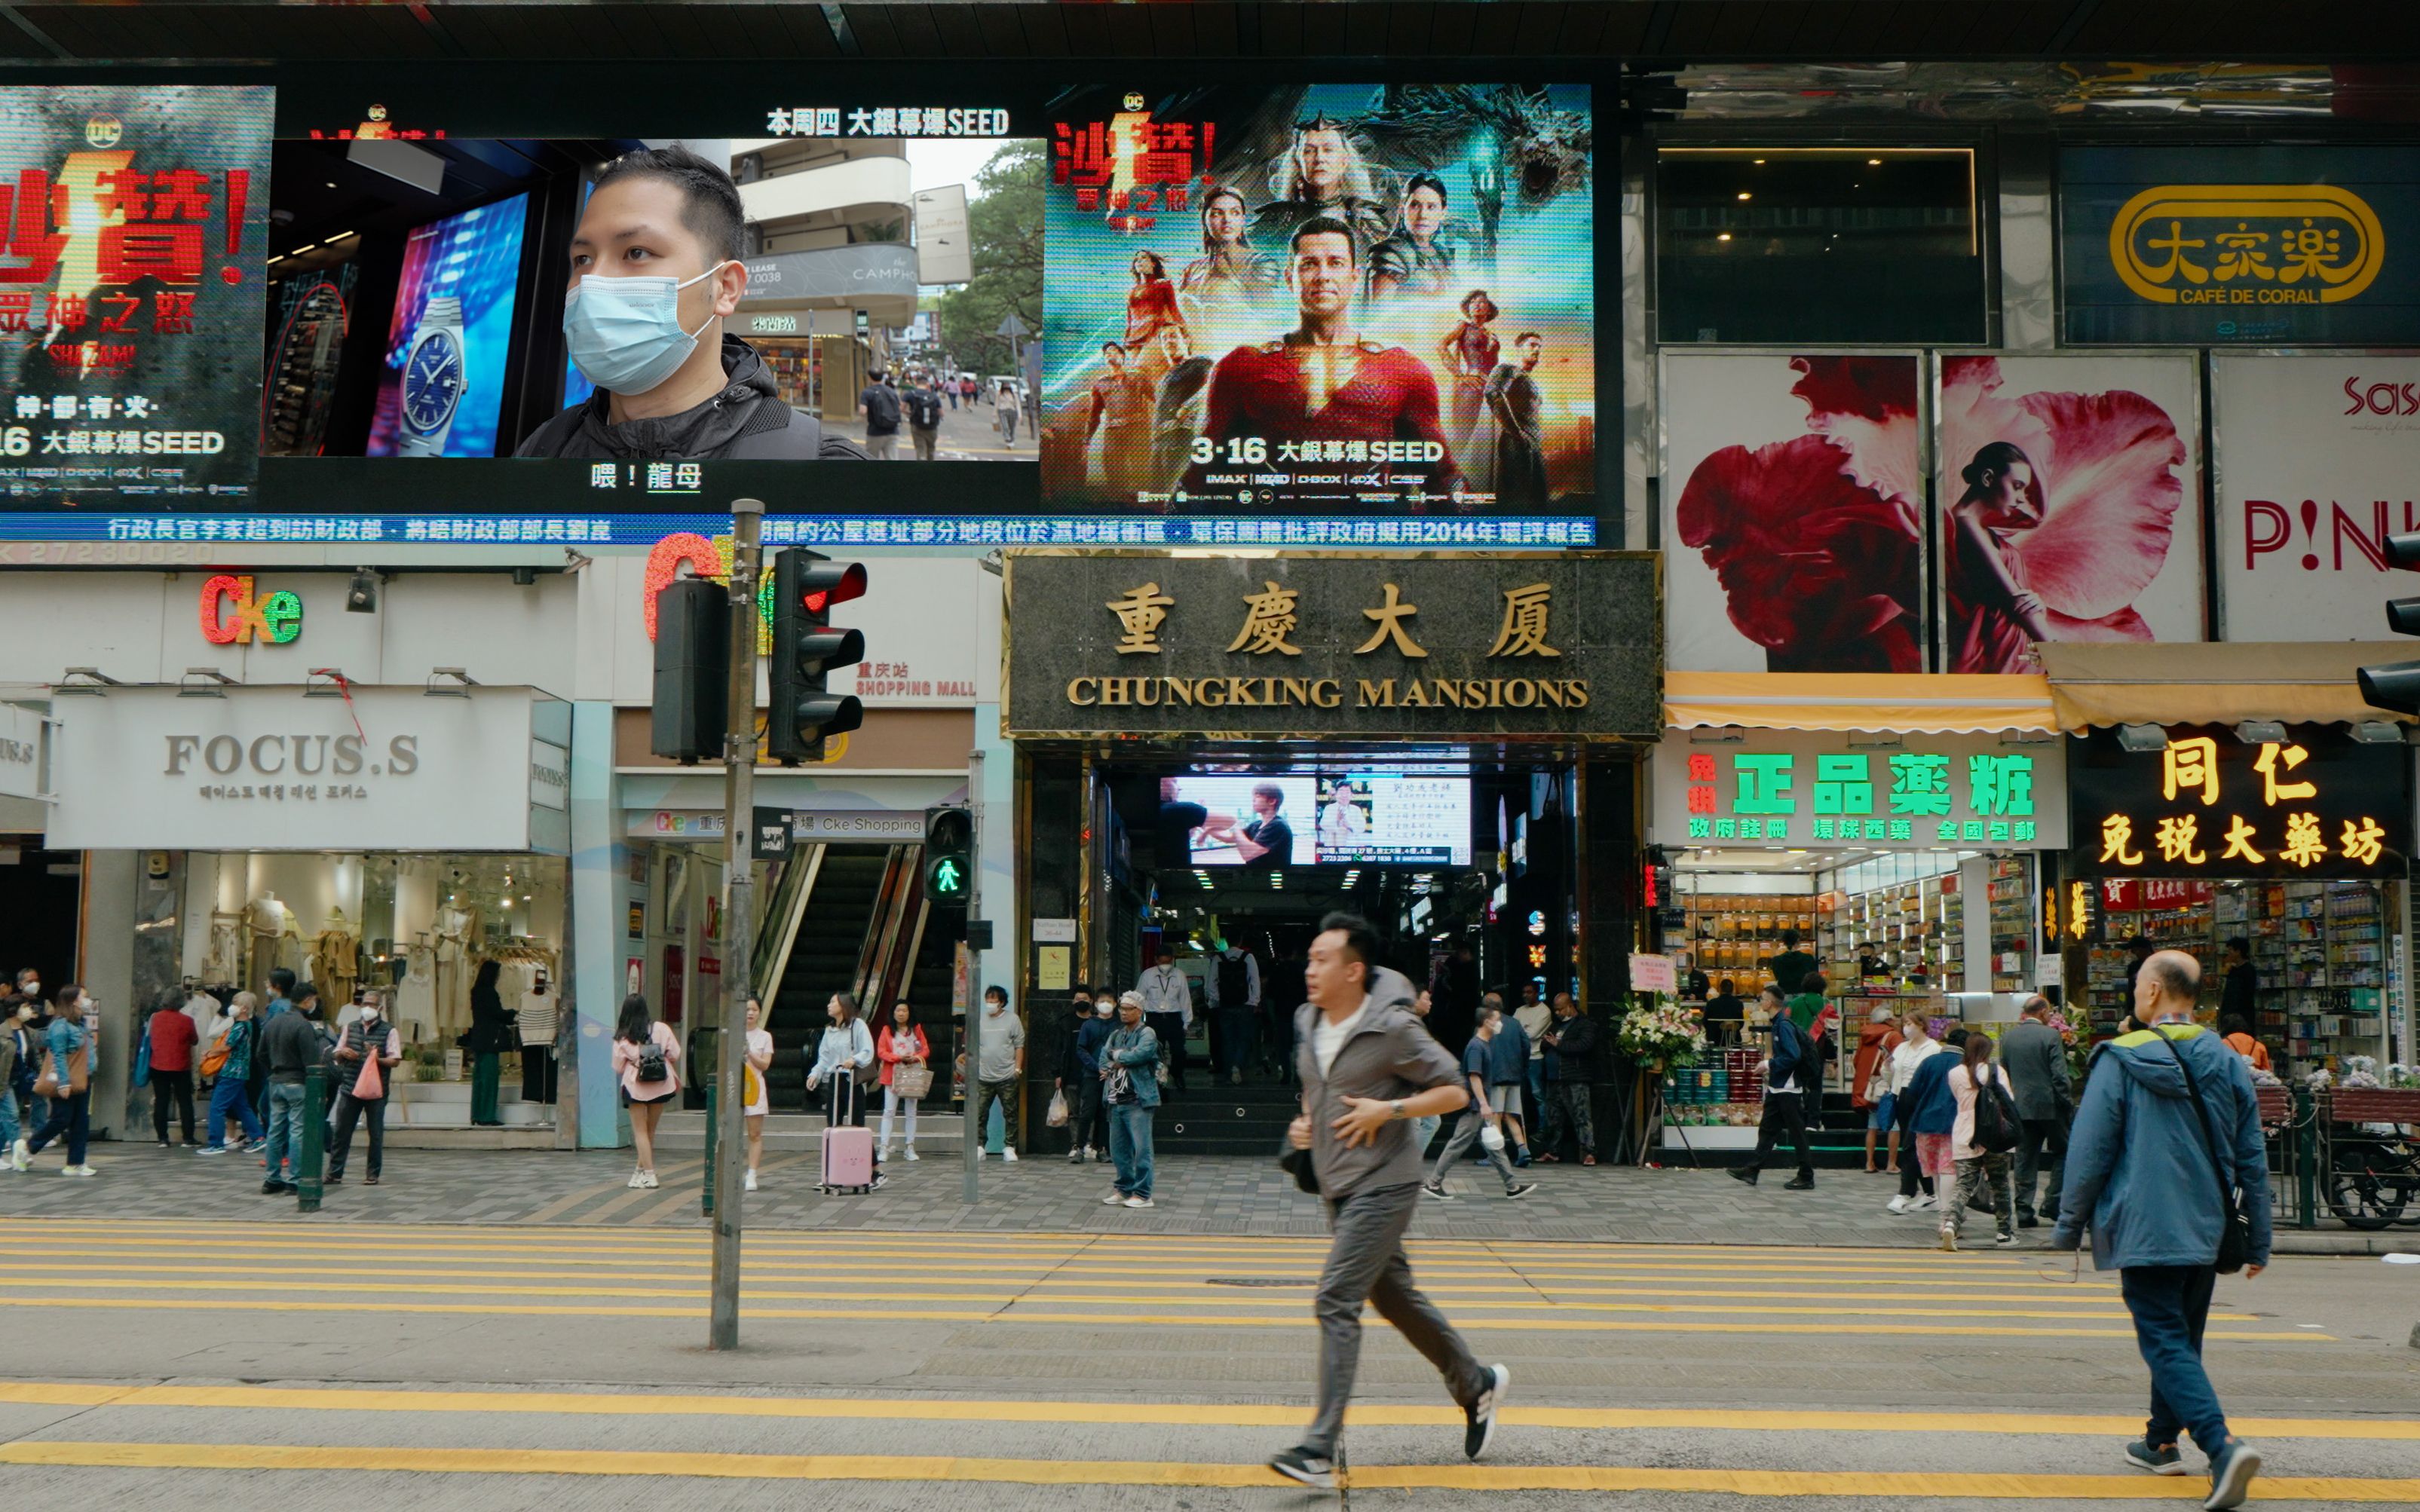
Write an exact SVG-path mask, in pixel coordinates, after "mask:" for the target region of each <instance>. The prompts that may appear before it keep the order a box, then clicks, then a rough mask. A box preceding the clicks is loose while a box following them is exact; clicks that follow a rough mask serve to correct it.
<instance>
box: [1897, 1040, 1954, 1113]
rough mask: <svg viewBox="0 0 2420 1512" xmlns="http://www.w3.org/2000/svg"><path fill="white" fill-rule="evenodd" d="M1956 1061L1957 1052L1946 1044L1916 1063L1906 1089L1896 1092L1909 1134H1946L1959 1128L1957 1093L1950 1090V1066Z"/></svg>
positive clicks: (1900, 1111)
mask: <svg viewBox="0 0 2420 1512" xmlns="http://www.w3.org/2000/svg"><path fill="white" fill-rule="evenodd" d="M1958 1064H1959V1057H1958V1055H1957V1053H1956V1052H1954V1051H1951V1050H1949V1048H1948V1047H1947V1045H1945V1046H1943V1047H1942V1053H1940V1054H1936V1055H1930V1056H1927V1057H1924V1058H1923V1059H1922V1060H1920V1061H1918V1062H1916V1074H1915V1075H1913V1076H1911V1077H1909V1078H1908V1079H1907V1090H1905V1091H1903V1092H1901V1093H1900V1094H1899V1103H1898V1104H1897V1105H1898V1110H1899V1118H1900V1121H1901V1122H1903V1123H1905V1124H1906V1125H1907V1132H1908V1133H1910V1134H1948V1133H1949V1132H1950V1131H1951V1130H1953V1129H1955V1128H1957V1127H1958V1095H1957V1094H1956V1093H1955V1092H1952V1091H1951V1090H1950V1089H1949V1072H1950V1068H1951V1067H1953V1066H1956V1065H1958Z"/></svg>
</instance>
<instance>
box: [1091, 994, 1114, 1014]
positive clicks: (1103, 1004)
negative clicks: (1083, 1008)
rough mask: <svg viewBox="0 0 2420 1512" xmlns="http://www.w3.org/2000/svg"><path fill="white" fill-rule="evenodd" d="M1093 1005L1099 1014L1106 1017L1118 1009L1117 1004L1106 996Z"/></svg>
mask: <svg viewBox="0 0 2420 1512" xmlns="http://www.w3.org/2000/svg"><path fill="white" fill-rule="evenodd" d="M1093 1007H1094V1009H1095V1010H1097V1011H1099V1012H1100V1015H1101V1017H1103V1018H1108V1017H1109V1015H1110V1014H1111V1013H1114V1012H1116V1011H1117V1009H1118V1005H1117V1004H1115V1003H1112V1002H1110V1001H1109V999H1108V998H1106V997H1104V998H1102V999H1101V1000H1100V1001H1099V1002H1097V1003H1095V1004H1094V1005H1093Z"/></svg>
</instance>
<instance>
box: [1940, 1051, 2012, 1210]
mask: <svg viewBox="0 0 2420 1512" xmlns="http://www.w3.org/2000/svg"><path fill="white" fill-rule="evenodd" d="M1992 1049H1993V1045H1992V1037H1991V1036H1990V1035H1988V1034H1986V1033H1984V1032H1983V1031H1982V1030H1981V1029H1968V1030H1967V1031H1966V1043H1965V1046H1964V1048H1963V1049H1962V1050H1961V1051H1960V1058H1959V1063H1958V1064H1957V1065H1955V1066H1952V1067H1951V1068H1950V1069H1949V1070H1948V1072H1947V1073H1946V1076H1945V1080H1947V1083H1948V1086H1949V1095H1950V1096H1951V1097H1953V1098H1956V1099H1957V1100H1958V1117H1957V1120H1956V1121H1955V1122H1954V1123H1952V1124H1951V1125H1950V1130H1949V1153H1950V1157H1951V1159H1953V1160H1954V1161H1955V1162H1956V1163H1957V1166H1958V1191H1957V1195H1956V1196H1954V1197H1952V1198H1950V1199H1949V1200H1947V1201H1945V1202H1943V1203H1942V1204H1941V1247H1942V1248H1943V1249H1946V1250H1955V1249H1956V1248H1957V1247H1958V1237H1959V1235H1960V1233H1961V1232H1962V1231H1963V1229H1964V1228H1965V1227H1966V1212H1967V1210H1968V1208H1970V1207H1979V1208H1982V1209H1983V1210H1985V1211H1989V1212H1992V1213H1993V1214H1994V1215H1995V1216H1997V1217H1998V1219H1999V1222H2000V1233H1999V1242H2000V1243H2002V1244H2013V1243H2015V1242H2017V1209H2016V1183H2015V1180H2014V1179H2013V1176H2012V1169H2013V1167H2012V1164H2011V1162H2010V1160H2009V1152H2010V1151H2011V1150H2013V1149H2015V1148H2016V1142H2017V1140H2018V1139H2019V1138H2020V1137H2021V1127H2022V1126H2021V1125H2020V1124H2019V1122H2018V1119H2017V1105H2016V1102H2015V1100H2014V1099H2013V1098H2011V1097H2010V1096H2009V1079H2008V1076H2007V1074H2006V1073H2005V1072H2002V1071H2001V1070H2000V1068H1999V1066H1998V1065H1996V1064H1994V1063H1993V1059H1992ZM1993 1129H1998V1130H1999V1132H2000V1134H2001V1136H2002V1138H1993V1137H1989V1135H1988V1132H1989V1131H1991V1130H1993ZM2003 1139H2005V1141H2006V1142H2005V1143H2004V1142H2002V1140H2003Z"/></svg>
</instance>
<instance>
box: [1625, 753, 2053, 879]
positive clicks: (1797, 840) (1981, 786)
mask: <svg viewBox="0 0 2420 1512" xmlns="http://www.w3.org/2000/svg"><path fill="white" fill-rule="evenodd" d="M1850 738H1851V737H1850V736H1849V735H1847V734H1845V733H1820V732H1799V731H1746V732H1742V733H1738V734H1736V735H1733V734H1730V733H1722V734H1715V733H1699V734H1697V735H1695V736H1691V735H1685V734H1672V735H1667V736H1666V737H1665V739H1664V742H1663V744H1662V745H1661V746H1659V747H1658V748H1657V749H1656V756H1655V795H1654V815H1655V823H1654V840H1655V843H1657V844H1659V845H1699V846H1721V845H1776V844H1778V845H1783V846H1788V847H1792V848H1801V847H1808V846H1820V845H1854V846H1857V847H1859V848H1861V849H1867V850H1939V849H1944V848H1956V849H1967V848H1980V849H1987V850H1996V849H2008V850H2055V849H2059V848H2061V847H2063V846H2064V845H2065V844H2066V843H2067V814H2066V757H2065V752H2064V751H2063V750H2062V749H2061V748H2060V747H2059V746H2058V745H2057V744H2055V743H2043V744H2039V745H2027V746H2023V747H2009V746H2004V745H2002V744H2001V743H2000V742H1999V740H1998V739H1997V737H1995V736H1991V735H1940V736H1916V735H1911V736H1908V737H1906V740H1905V743H1904V744H1903V745H1901V746H1898V747H1880V746H1872V745H1863V744H1861V745H1859V746H1856V747H1852V746H1851V745H1850V744H1849V741H1850Z"/></svg>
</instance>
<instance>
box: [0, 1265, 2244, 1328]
mask: <svg viewBox="0 0 2420 1512" xmlns="http://www.w3.org/2000/svg"><path fill="white" fill-rule="evenodd" d="M581 1263H590V1264H596V1265H605V1264H608V1263H609V1262H606V1261H601V1260H600V1261H593V1262H581ZM532 1265H533V1268H532V1269H529V1270H520V1271H505V1270H489V1269H486V1268H476V1269H464V1268H462V1267H459V1266H449V1267H447V1268H446V1272H445V1273H446V1274H447V1275H449V1276H453V1277H455V1278H456V1279H458V1280H461V1279H473V1278H476V1279H484V1280H499V1281H510V1282H514V1283H516V1285H514V1286H512V1287H510V1288H489V1289H494V1290H500V1291H501V1290H506V1289H510V1290H514V1291H520V1290H523V1289H526V1288H524V1287H522V1286H520V1285H519V1284H518V1283H520V1282H524V1281H527V1280H529V1279H532V1278H535V1277H544V1276H545V1275H546V1274H547V1273H548V1268H539V1267H537V1266H536V1264H535V1262H532ZM328 1269H329V1268H328V1267H326V1266H312V1265H251V1264H247V1265H246V1266H245V1267H244V1269H243V1273H244V1277H245V1278H246V1279H247V1280H248V1279H249V1278H253V1277H258V1276H282V1275H300V1276H311V1277H315V1278H316V1277H325V1276H326V1275H327V1274H328ZM613 1269H614V1270H615V1271H617V1272H622V1273H627V1272H628V1270H629V1267H628V1266H627V1265H620V1264H614V1265H613ZM128 1272H133V1273H139V1274H140V1275H142V1276H147V1277H150V1278H151V1279H148V1280H119V1279H116V1276H118V1275H121V1274H123V1273H128ZM344 1273H345V1274H346V1275H348V1276H355V1277H362V1278H365V1279H382V1278H389V1277H392V1278H396V1279H399V1280H405V1281H417V1280H418V1279H419V1278H420V1277H422V1276H423V1275H426V1274H427V1271H426V1270H425V1269H412V1270H386V1269H380V1268H372V1267H365V1266H360V1265H356V1264H352V1263H350V1262H348V1263H347V1264H346V1266H345V1267H344ZM708 1274H709V1271H708V1267H707V1266H706V1263H705V1262H704V1261H703V1260H700V1261H697V1262H694V1263H684V1264H681V1265H676V1266H673V1265H658V1266H652V1267H649V1273H648V1275H647V1276H646V1277H645V1279H646V1280H649V1281H660V1282H670V1281H677V1280H680V1279H683V1278H705V1277H706V1276H707V1275H708ZM1134 1274H1136V1273H1134V1272H1131V1271H1128V1270H1125V1269H1122V1268H1119V1267H1115V1266H1093V1265H1062V1266H1052V1267H1048V1268H1047V1269H1044V1270H1041V1271H1039V1272H1025V1271H1003V1270H1002V1269H1001V1268H1000V1267H997V1266H995V1267H990V1268H988V1269H986V1270H985V1271H984V1272H982V1273H961V1272H958V1271H954V1270H952V1269H950V1268H947V1267H942V1268H937V1269H927V1270H922V1271H919V1272H918V1273H917V1279H918V1280H920V1281H923V1282H925V1283H928V1284H933V1285H942V1284H946V1285H950V1286H955V1287H993V1288H1000V1289H1001V1290H1030V1289H1033V1288H1044V1287H1050V1288H1058V1287H1090V1286H1100V1285H1103V1284H1104V1283H1103V1282H1102V1281H1100V1280H1099V1279H1097V1278H1098V1277H1101V1276H1118V1277H1121V1278H1125V1277H1129V1276H1132V1275H1134ZM1144 1274H1148V1275H1157V1274H1160V1273H1158V1272H1147V1273H1144ZM1464 1274H1470V1275H1479V1276H1484V1277H1487V1278H1489V1279H1497V1276H1496V1273H1492V1272H1459V1271H1446V1270H1440V1269H1435V1268H1432V1269H1428V1270H1423V1271H1422V1272H1420V1273H1419V1279H1420V1282H1421V1289H1422V1290H1423V1291H1426V1292H1427V1293H1428V1294H1429V1295H1430V1296H1432V1297H1468V1296H1479V1295H1482V1294H1491V1293H1506V1294H1518V1295H1520V1296H1524V1297H1533V1296H1538V1295H1540V1294H1542V1293H1543V1294H1544V1295H1546V1296H1548V1297H1711V1298H1730V1299H1733V1300H1737V1301H1740V1302H1745V1303H1749V1304H1755V1305H1757V1306H1759V1307H1760V1308H1761V1306H1762V1305H1763V1304H1765V1303H1766V1302H1768V1301H1773V1300H1779V1301H1792V1302H1839V1303H1856V1302H1862V1301H1866V1300H1867V1299H1865V1298H1862V1297H1859V1296H1855V1295H1848V1296H1842V1295H1838V1294H1836V1293H1835V1292H1832V1291H1823V1290H1795V1289H1793V1290H1787V1291H1782V1290H1774V1289H1770V1288H1763V1287H1756V1288H1747V1287H1728V1288H1719V1287H1718V1288H1699V1287H1648V1286H1618V1287H1573V1286H1559V1285H1553V1284H1542V1283H1544V1278H1543V1277H1536V1276H1531V1277H1527V1278H1522V1279H1523V1283H1524V1284H1521V1285H1515V1286H1479V1285H1472V1284H1469V1283H1466V1282H1461V1281H1456V1280H1453V1279H1450V1278H1452V1277H1455V1276H1459V1275H1464ZM1439 1277H1446V1278H1448V1279H1446V1280H1444V1281H1443V1282H1440V1281H1439V1279H1438V1278H1439ZM16 1279H18V1280H20V1281H24V1282H39V1283H43V1284H54V1285H60V1286H76V1285H85V1286H101V1287H119V1288H130V1287H132V1288H141V1287H149V1288H159V1289H163V1290H170V1289H175V1288H180V1287H184V1286H187V1285H190V1284H191V1283H190V1282H188V1281H186V1280H184V1279H182V1278H179V1277H166V1276H162V1275H161V1274H160V1267H159V1266H157V1265H85V1266H79V1267H77V1268H76V1270H75V1271H74V1272H73V1273H69V1274H58V1275H51V1274H41V1273H23V1274H20V1275H18V1276H17V1277H16ZM897 1279H898V1273H897V1272H895V1271H866V1272H853V1271H828V1270H819V1269H814V1268H812V1267H800V1268H798V1269H788V1268H782V1267H772V1266H765V1265H756V1264H752V1265H749V1266H747V1267H746V1269H745V1273H744V1275H743V1277H742V1280H743V1283H744V1285H745V1286H746V1287H747V1288H750V1294H751V1295H758V1294H760V1293H757V1292H756V1291H755V1290H754V1288H756V1287H757V1285H758V1284H759V1283H761V1282H765V1281H814V1282H816V1283H818V1285H819V1286H821V1287H822V1288H823V1289H822V1290H818V1291H816V1292H814V1293H812V1294H813V1295H815V1296H821V1295H824V1294H825V1292H826V1291H829V1290H830V1283H834V1282H853V1281H863V1282H869V1283H882V1284H884V1285H886V1286H887V1285H888V1284H890V1283H892V1282H895V1281H896V1280H897ZM1289 1279H1290V1280H1292V1281H1294V1282H1295V1283H1297V1284H1295V1285H1294V1286H1293V1287H1292V1288H1290V1289H1291V1291H1293V1292H1302V1291H1307V1290H1309V1289H1310V1288H1312V1287H1313V1286H1314V1285H1316V1282H1315V1281H1314V1280H1313V1279H1312V1278H1311V1277H1310V1276H1305V1275H1301V1274H1299V1273H1296V1274H1295V1276H1293V1277H1290V1278H1289ZM1116 1285H1117V1286H1118V1287H1119V1288H1121V1289H1122V1290H1125V1291H1190V1292H1193V1293H1195V1294H1196V1295H1206V1293H1203V1291H1202V1288H1203V1287H1204V1286H1206V1285H1208V1282H1207V1281H1206V1280H1205V1279H1204V1278H1203V1277H1202V1274H1201V1273H1200V1272H1199V1271H1195V1272H1192V1273H1189V1274H1187V1275H1186V1276H1185V1277H1184V1278H1182V1279H1178V1280H1172V1281H1163V1280H1135V1279H1121V1280H1119V1281H1118V1282H1117V1283H1116ZM1893 1285H1897V1283H1893ZM407 1289H409V1288H407ZM453 1289H458V1290H463V1291H477V1290H480V1289H482V1288H476V1287H465V1288H453ZM574 1289H575V1290H576V1289H582V1288H574ZM1280 1289H1287V1288H1280ZM2113 1289H2114V1288H2113ZM2076 1292H2077V1288H2075V1287H2073V1286H2070V1285H2068V1284H2066V1283H2064V1282H2061V1283H2057V1284H2055V1285H2053V1284H2049V1283H2045V1284H2044V1285H2043V1286H2041V1287H2040V1288H2036V1289H2035V1290H2033V1291H2027V1292H2008V1291H1976V1290H1972V1289H1967V1288H1961V1289H1960V1290H1959V1291H1958V1293H1957V1295H1958V1299H1959V1300H1960V1301H1962V1302H2025V1303H2033V1304H2037V1305H2042V1304H2048V1303H2050V1302H2053V1301H2055V1300H2060V1298H2061V1296H2062V1294H2064V1295H2065V1296H2066V1297H2068V1298H2071V1299H2072V1301H2073V1302H2074V1303H2075V1304H2078V1305H2084V1304H2105V1303H2107V1302H2109V1301H2111V1300H2113V1299H2112V1297H2111V1296H2108V1295H2102V1294H2099V1293H2095V1294H2093V1295H2088V1296H2084V1295H2076ZM761 1294H762V1295H768V1296H779V1295H783V1293H780V1292H767V1293H761ZM907 1295H921V1294H918V1293H907ZM1897 1295H1898V1294H1897V1293H1894V1297H1895V1298H1896V1296H1897ZM1227 1300H1229V1301H1234V1300H1238V1299H1237V1298H1236V1297H1235V1296H1233V1295H1232V1294H1231V1295H1230V1296H1229V1297H1228V1298H1227ZM1295 1300H1296V1301H1297V1302H1298V1301H1299V1300H1300V1299H1299V1297H1296V1299H1295ZM1704 1310H1708V1311H1711V1310H1713V1309H1704ZM1807 1310H1808V1311H1824V1310H1835V1311H1851V1312H1856V1311H1860V1310H1861V1309H1855V1308H1842V1309H1813V1308H1810V1309H1807ZM1881 1310H1883V1311H1888V1312H1899V1311H1903V1310H1906V1309H1905V1307H1904V1305H1903V1304H1900V1303H1899V1302H1897V1301H1896V1300H1894V1301H1893V1302H1892V1304H1891V1305H1890V1306H1889V1307H1887V1308H1885V1309H1881ZM1917 1310H1919V1311H1921V1310H1922V1309H1917ZM2111 1316H2116V1315H2114V1314H2113V1315H2111ZM2255 1316H2257V1315H2255V1314H2251V1313H2241V1314H2238V1313H2213V1314H2211V1317H2213V1318H2219V1319H2226V1320H2228V1321H2233V1322H2242V1321H2248V1320H2249V1319H2252V1318H2253V1317H2255Z"/></svg>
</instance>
